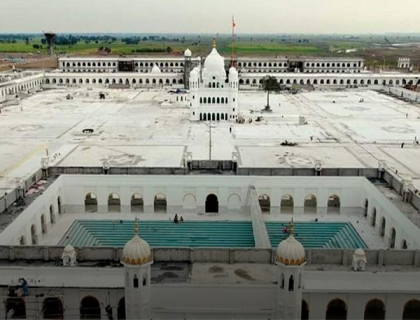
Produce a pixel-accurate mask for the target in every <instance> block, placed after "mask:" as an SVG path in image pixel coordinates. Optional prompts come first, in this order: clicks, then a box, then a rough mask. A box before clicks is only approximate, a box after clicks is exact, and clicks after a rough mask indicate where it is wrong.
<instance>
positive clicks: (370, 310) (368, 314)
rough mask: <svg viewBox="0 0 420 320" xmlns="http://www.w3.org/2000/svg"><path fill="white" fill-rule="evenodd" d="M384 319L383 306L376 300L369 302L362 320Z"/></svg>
mask: <svg viewBox="0 0 420 320" xmlns="http://www.w3.org/2000/svg"><path fill="white" fill-rule="evenodd" d="M381 319H385V304H384V303H383V302H382V301H381V300H378V299H372V300H370V301H369V302H368V303H367V304H366V307H365V316H364V320H381Z"/></svg>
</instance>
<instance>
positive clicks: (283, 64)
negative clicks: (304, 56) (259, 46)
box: [238, 61, 361, 68]
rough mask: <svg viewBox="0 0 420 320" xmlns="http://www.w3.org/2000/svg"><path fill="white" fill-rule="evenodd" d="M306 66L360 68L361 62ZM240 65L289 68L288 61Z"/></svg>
mask: <svg viewBox="0 0 420 320" xmlns="http://www.w3.org/2000/svg"><path fill="white" fill-rule="evenodd" d="M304 66H305V67H308V68H309V67H311V68H360V67H361V62H360V61H359V62H331V63H330V62H326V63H325V62H317V63H315V62H312V63H310V62H306V63H305V64H304ZM238 67H242V68H247V67H260V68H267V67H268V68H271V67H274V68H277V67H279V68H287V67H289V64H288V63H287V62H238Z"/></svg>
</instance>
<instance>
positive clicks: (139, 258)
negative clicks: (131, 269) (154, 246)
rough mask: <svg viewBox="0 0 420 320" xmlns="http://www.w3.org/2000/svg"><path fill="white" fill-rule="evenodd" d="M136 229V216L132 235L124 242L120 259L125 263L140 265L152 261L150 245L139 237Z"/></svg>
mask: <svg viewBox="0 0 420 320" xmlns="http://www.w3.org/2000/svg"><path fill="white" fill-rule="evenodd" d="M138 231H139V228H138V224H137V218H136V222H135V234H134V237H133V238H132V239H131V240H130V241H128V242H127V243H126V244H125V246H124V249H123V253H122V258H121V261H122V263H124V264H126V265H142V264H145V263H148V262H151V261H152V252H151V250H150V246H149V244H148V243H147V242H146V241H144V240H143V239H142V238H140V237H139V235H138Z"/></svg>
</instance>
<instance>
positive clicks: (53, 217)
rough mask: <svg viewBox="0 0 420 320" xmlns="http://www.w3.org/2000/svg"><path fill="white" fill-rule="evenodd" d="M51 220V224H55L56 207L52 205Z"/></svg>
mask: <svg viewBox="0 0 420 320" xmlns="http://www.w3.org/2000/svg"><path fill="white" fill-rule="evenodd" d="M50 220H51V223H55V214H54V206H53V205H50Z"/></svg>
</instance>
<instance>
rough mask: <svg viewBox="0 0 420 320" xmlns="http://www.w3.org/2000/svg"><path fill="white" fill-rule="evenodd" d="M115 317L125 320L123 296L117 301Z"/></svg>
mask: <svg viewBox="0 0 420 320" xmlns="http://www.w3.org/2000/svg"><path fill="white" fill-rule="evenodd" d="M117 319H118V320H125V298H121V299H120V301H119V302H118V308H117Z"/></svg>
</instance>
